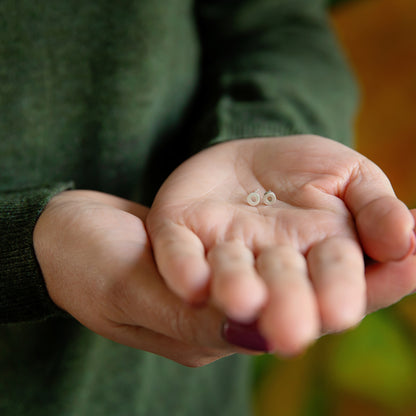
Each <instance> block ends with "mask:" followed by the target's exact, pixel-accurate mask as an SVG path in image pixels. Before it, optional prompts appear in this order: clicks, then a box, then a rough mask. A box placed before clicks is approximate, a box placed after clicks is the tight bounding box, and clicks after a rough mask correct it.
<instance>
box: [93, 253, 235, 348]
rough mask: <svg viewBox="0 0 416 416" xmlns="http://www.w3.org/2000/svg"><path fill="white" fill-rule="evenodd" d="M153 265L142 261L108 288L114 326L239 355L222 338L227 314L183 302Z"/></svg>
mask: <svg viewBox="0 0 416 416" xmlns="http://www.w3.org/2000/svg"><path fill="white" fill-rule="evenodd" d="M148 255H149V256H150V253H149V254H148ZM146 264H148V265H146ZM149 264H151V261H149V262H148V263H147V262H145V261H141V264H140V268H139V267H137V269H133V270H131V271H130V272H129V271H128V270H127V271H126V270H124V271H123V273H121V275H120V277H119V278H118V279H114V280H113V282H112V284H111V287H110V288H108V294H107V299H108V302H109V305H110V308H108V309H109V311H106V313H107V316H109V317H111V318H110V322H111V323H112V324H113V326H117V325H119V326H127V327H141V328H147V329H148V330H150V331H152V332H156V333H159V334H161V335H163V336H166V337H168V338H171V339H174V340H176V341H178V342H180V343H184V344H187V345H189V346H194V347H197V348H209V349H215V350H218V351H222V352H223V353H230V352H235V349H232V347H231V346H230V345H229V344H228V343H227V342H226V341H225V340H224V339H223V338H222V328H223V322H224V315H223V314H222V313H221V312H219V311H218V310H216V309H215V308H214V307H212V306H210V305H205V306H203V307H200V308H195V307H193V306H192V305H189V304H188V303H185V302H183V301H182V300H181V299H180V298H179V297H178V296H176V295H175V294H174V293H173V292H172V291H171V290H169V288H168V287H167V286H166V284H165V282H164V280H163V279H162V278H161V276H159V275H158V274H157V272H156V269H155V268H154V266H149ZM90 326H94V325H90ZM95 326H97V325H95ZM136 342H137V343H138V342H139V340H137V341H136Z"/></svg>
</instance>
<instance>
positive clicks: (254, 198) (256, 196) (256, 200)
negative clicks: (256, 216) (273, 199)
mask: <svg viewBox="0 0 416 416" xmlns="http://www.w3.org/2000/svg"><path fill="white" fill-rule="evenodd" d="M260 200H261V197H260V193H259V191H254V192H251V193H249V194H248V196H247V203H248V204H249V205H251V206H252V207H255V206H256V205H258V204H260Z"/></svg>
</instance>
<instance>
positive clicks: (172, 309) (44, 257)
mask: <svg viewBox="0 0 416 416" xmlns="http://www.w3.org/2000/svg"><path fill="white" fill-rule="evenodd" d="M147 212H148V209H147V208H145V207H143V206H141V205H138V204H135V203H133V202H130V201H127V200H124V199H120V198H117V197H115V196H112V195H107V194H102V193H98V192H92V191H67V192H63V193H61V194H59V195H57V196H55V197H54V198H53V199H52V200H51V201H50V202H49V204H48V205H47V207H46V209H45V210H44V212H43V213H42V215H41V216H40V218H39V220H38V222H37V224H36V227H35V231H34V247H35V251H36V256H37V259H38V261H39V264H40V267H41V269H42V272H43V275H44V278H45V282H46V286H47V289H48V292H49V294H50V296H51V298H52V300H53V301H54V302H55V303H56V304H57V305H58V306H59V307H60V308H62V309H63V310H65V311H67V312H68V313H69V314H71V315H72V316H73V317H74V318H76V319H77V320H78V321H79V322H80V323H81V324H83V325H84V326H86V327H87V328H89V329H90V330H92V331H94V332H96V333H98V334H100V335H102V336H104V337H106V338H109V339H111V340H113V341H116V342H118V343H121V344H125V345H128V346H131V347H133V348H138V349H141V350H145V351H150V352H153V353H155V354H158V355H161V356H164V357H167V358H169V359H172V360H174V361H177V362H179V363H181V364H184V365H188V366H199V365H203V364H207V363H209V362H211V361H214V360H216V359H218V358H220V357H222V356H225V355H228V354H230V353H232V352H235V348H232V347H231V346H230V345H229V344H227V343H226V342H225V341H223V340H222V338H221V325H222V321H223V316H222V315H221V314H220V313H219V312H218V311H216V310H215V309H214V308H212V307H205V308H200V309H195V308H192V307H190V306H189V305H187V304H185V303H184V302H183V301H181V300H180V299H179V298H178V297H177V296H175V295H174V294H172V292H171V291H170V290H169V289H168V288H167V287H166V285H165V283H164V282H163V279H162V278H161V277H160V276H159V274H158V272H157V269H156V267H155V264H154V260H153V257H152V252H151V248H150V244H149V240H148V237H147V233H146V230H145V228H144V224H143V220H144V219H145V217H146V215H147Z"/></svg>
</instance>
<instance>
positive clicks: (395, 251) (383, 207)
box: [356, 196, 416, 262]
mask: <svg viewBox="0 0 416 416" xmlns="http://www.w3.org/2000/svg"><path fill="white" fill-rule="evenodd" d="M356 225H357V229H358V233H359V236H360V240H361V243H362V245H363V248H364V251H365V252H366V254H367V255H368V256H370V257H371V258H372V259H374V260H376V261H380V262H386V261H399V260H402V259H404V258H406V257H407V256H408V255H410V254H413V252H414V250H415V248H416V238H415V233H414V226H415V219H414V218H413V215H412V214H411V212H410V211H409V209H408V208H407V207H406V205H405V204H404V203H403V202H402V201H400V200H398V199H397V198H395V197H392V196H385V197H382V198H378V199H376V200H373V201H372V202H370V203H369V204H367V205H366V206H365V207H364V208H363V209H362V210H361V211H360V212H359V213H358V214H357V217H356Z"/></svg>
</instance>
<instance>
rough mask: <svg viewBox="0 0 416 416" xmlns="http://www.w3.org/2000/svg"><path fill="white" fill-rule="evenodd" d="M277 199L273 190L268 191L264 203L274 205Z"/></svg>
mask: <svg viewBox="0 0 416 416" xmlns="http://www.w3.org/2000/svg"><path fill="white" fill-rule="evenodd" d="M276 201H277V198H276V194H275V193H274V192H272V191H267V192H266V193H265V194H264V196H263V204H264V205H273V204H274V203H275V202H276Z"/></svg>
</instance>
